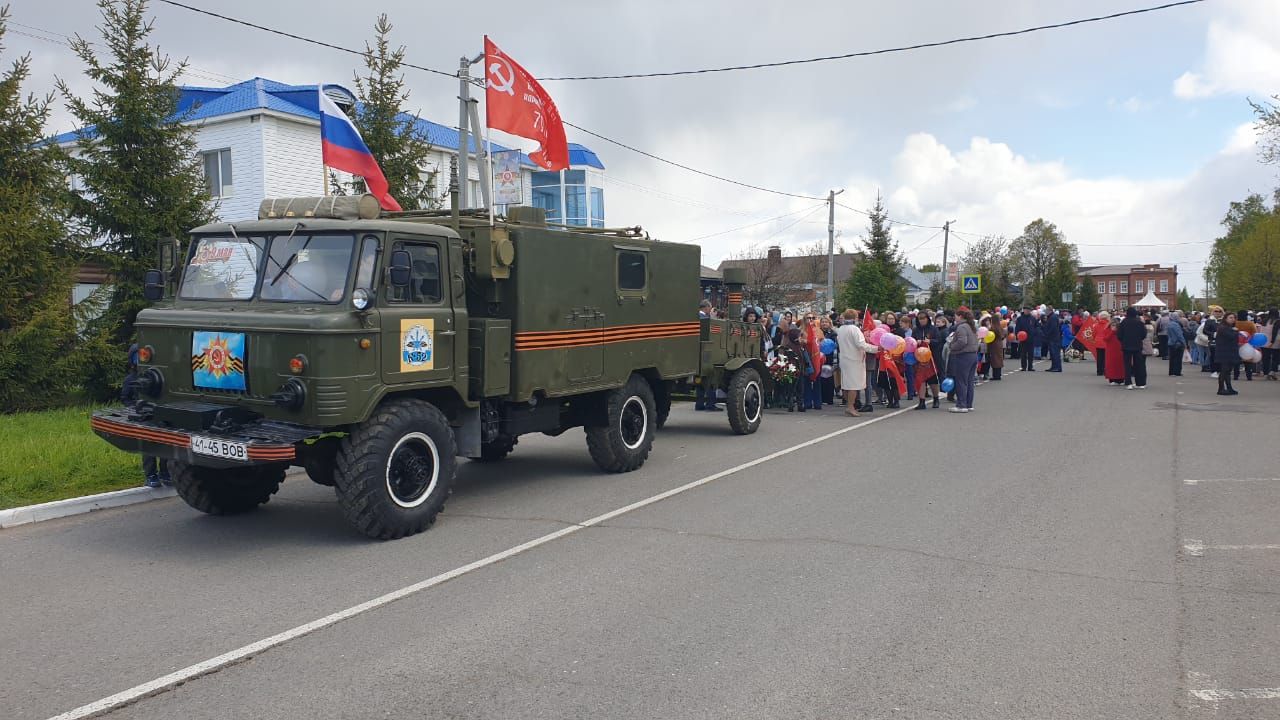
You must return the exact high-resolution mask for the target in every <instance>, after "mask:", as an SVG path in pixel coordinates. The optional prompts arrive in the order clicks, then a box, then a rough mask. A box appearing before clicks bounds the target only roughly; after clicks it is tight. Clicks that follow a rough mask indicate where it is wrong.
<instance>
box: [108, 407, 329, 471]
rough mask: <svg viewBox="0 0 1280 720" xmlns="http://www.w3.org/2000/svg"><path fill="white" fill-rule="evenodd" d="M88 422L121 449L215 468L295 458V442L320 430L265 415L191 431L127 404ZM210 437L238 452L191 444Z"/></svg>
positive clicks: (320, 431)
mask: <svg viewBox="0 0 1280 720" xmlns="http://www.w3.org/2000/svg"><path fill="white" fill-rule="evenodd" d="M90 425H91V427H92V428H93V431H94V432H95V433H97V434H98V436H99V437H101V438H102V439H104V440H106V441H107V442H109V443H111V444H112V445H114V446H116V447H118V448H120V449H121V450H124V451H125V452H132V453H139V454H142V455H153V456H155V457H158V458H165V459H168V460H178V461H181V462H184V463H188V464H191V465H200V466H204V467H215V468H228V467H244V466H246V465H262V464H268V463H282V462H283V463H291V464H292V463H295V462H297V460H298V454H299V453H298V447H297V446H298V445H299V444H300V443H301V442H302V441H303V440H306V439H308V438H313V437H317V436H319V435H320V434H321V433H322V432H323V431H322V430H321V429H319V428H314V427H308V426H305V425H293V424H290V423H282V422H276V421H270V420H258V421H255V422H250V423H245V424H242V425H240V426H239V427H237V428H236V429H235V430H233V431H230V432H226V431H221V432H218V431H214V430H213V429H208V430H201V431H191V430H187V429H185V428H177V427H173V426H171V425H167V424H164V423H160V422H157V421H155V420H154V419H144V418H143V417H141V416H139V415H136V414H134V413H133V412H132V411H131V410H129V409H128V408H113V409H109V410H99V411H97V412H95V413H94V414H93V418H92V419H91V420H90ZM193 437H195V438H198V440H197V441H196V442H195V443H193V442H192V438H193ZM210 440H213V441H218V442H217V444H219V445H223V446H226V445H231V446H235V447H234V449H235V450H236V451H237V453H236V454H237V455H239V454H241V452H240V451H242V454H243V457H235V458H232V457H220V456H217V455H210V454H207V451H206V452H197V451H196V450H195V448H197V447H206V448H207V447H208V446H209V444H210V443H209V441H210ZM239 446H243V447H239Z"/></svg>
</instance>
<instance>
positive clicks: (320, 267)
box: [259, 235, 356, 303]
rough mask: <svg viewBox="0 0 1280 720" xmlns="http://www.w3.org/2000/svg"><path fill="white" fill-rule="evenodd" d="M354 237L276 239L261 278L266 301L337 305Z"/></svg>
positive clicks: (290, 236) (345, 283)
mask: <svg viewBox="0 0 1280 720" xmlns="http://www.w3.org/2000/svg"><path fill="white" fill-rule="evenodd" d="M355 241H356V239H355V237H354V236H352V235H277V236H275V237H274V238H272V239H271V252H270V253H269V254H268V255H267V268H266V272H265V273H264V274H263V277H262V292H261V293H260V294H259V297H260V298H261V299H263V300H276V301H280V302H324V303H330V302H338V301H340V300H342V296H343V294H344V293H345V292H346V287H347V273H348V272H349V271H350V269H351V250H352V248H354V247H355Z"/></svg>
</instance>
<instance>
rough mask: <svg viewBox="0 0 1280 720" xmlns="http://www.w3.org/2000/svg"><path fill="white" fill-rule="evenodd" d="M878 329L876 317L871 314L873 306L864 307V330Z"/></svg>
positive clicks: (865, 331) (866, 331) (867, 331)
mask: <svg viewBox="0 0 1280 720" xmlns="http://www.w3.org/2000/svg"><path fill="white" fill-rule="evenodd" d="M875 329H876V319H875V318H874V317H872V316H871V308H869V307H865V308H863V309H862V332H864V333H869V332H871V331H872V330H875Z"/></svg>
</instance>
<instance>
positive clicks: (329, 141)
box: [318, 85, 400, 211]
mask: <svg viewBox="0 0 1280 720" xmlns="http://www.w3.org/2000/svg"><path fill="white" fill-rule="evenodd" d="M318 92H319V94H320V145H321V147H322V148H323V153H324V164H325V165H327V166H329V167H331V168H334V169H336V170H341V171H343V172H349V173H351V174H352V175H359V176H360V177H362V178H364V184H365V186H367V187H368V188H369V192H370V194H372V195H373V196H374V197H375V198H377V199H378V204H379V205H381V206H382V209H383V210H396V211H399V210H400V203H398V202H396V199H395V198H393V197H391V193H390V192H388V189H387V176H386V175H383V174H382V168H380V167H378V161H377V160H374V159H373V153H371V152H369V146H368V145H365V144H364V139H363V138H361V137H360V131H359V130H356V126H355V125H353V124H352V123H351V119H350V118H348V117H347V114H346V113H344V112H342V108H340V107H338V104H337V103H335V102H334V101H333V100H332V99H330V98H329V96H328V95H325V94H324V86H323V85H322V86H319V87H318Z"/></svg>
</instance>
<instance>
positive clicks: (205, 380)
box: [191, 330, 246, 391]
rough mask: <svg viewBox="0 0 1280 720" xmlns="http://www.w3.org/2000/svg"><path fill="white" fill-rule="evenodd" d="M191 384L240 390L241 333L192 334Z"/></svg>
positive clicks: (241, 389)
mask: <svg viewBox="0 0 1280 720" xmlns="http://www.w3.org/2000/svg"><path fill="white" fill-rule="evenodd" d="M191 384H192V385H194V386H195V387H198V388H209V389H211V390H240V391H244V390H245V389H246V386H245V375H244V333H226V332H209V331H207V330H197V331H196V332H194V333H192V334H191Z"/></svg>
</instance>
